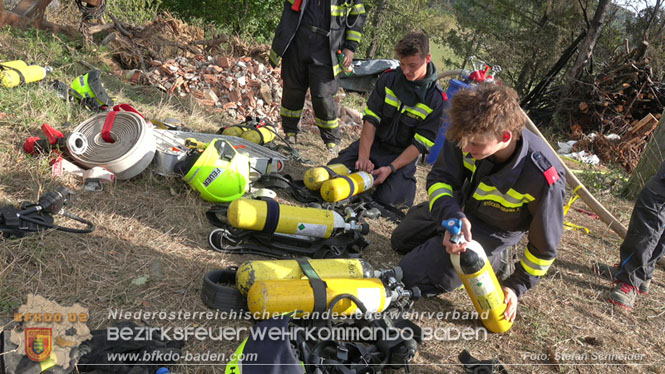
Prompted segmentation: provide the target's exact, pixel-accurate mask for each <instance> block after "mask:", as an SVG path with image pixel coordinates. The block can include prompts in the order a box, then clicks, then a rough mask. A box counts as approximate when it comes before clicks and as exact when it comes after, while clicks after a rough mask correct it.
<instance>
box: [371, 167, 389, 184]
mask: <svg viewBox="0 0 665 374" xmlns="http://www.w3.org/2000/svg"><path fill="white" fill-rule="evenodd" d="M391 173H392V170H390V167H388V166H382V167H380V168H378V169H376V170H374V171H373V172H372V175H373V176H374V185H375V186H377V185H379V184H381V183H383V182H385V181H386V179H387V178H388V177H389V176H390V174H391Z"/></svg>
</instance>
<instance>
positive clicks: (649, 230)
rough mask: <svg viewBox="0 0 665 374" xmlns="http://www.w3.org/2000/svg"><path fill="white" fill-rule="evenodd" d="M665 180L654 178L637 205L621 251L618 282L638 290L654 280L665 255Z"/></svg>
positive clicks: (643, 191) (645, 188) (646, 186)
mask: <svg viewBox="0 0 665 374" xmlns="http://www.w3.org/2000/svg"><path fill="white" fill-rule="evenodd" d="M664 233H665V179H663V178H662V177H660V176H654V177H652V178H651V179H650V180H649V181H648V182H647V184H646V185H645V186H644V188H643V189H642V191H640V194H639V195H638V197H637V201H635V207H634V208H633V213H632V214H631V215H630V223H629V224H628V233H627V234H626V239H624V241H623V243H622V244H621V248H620V256H621V262H620V263H619V266H620V267H619V272H618V273H617V275H616V279H617V280H619V281H622V282H625V283H628V284H632V285H633V286H635V287H639V286H640V285H641V284H642V283H643V282H644V281H646V280H649V279H651V278H652V277H653V271H654V270H655V268H656V261H658V259H660V258H661V257H662V256H663V255H664V254H665V235H664Z"/></svg>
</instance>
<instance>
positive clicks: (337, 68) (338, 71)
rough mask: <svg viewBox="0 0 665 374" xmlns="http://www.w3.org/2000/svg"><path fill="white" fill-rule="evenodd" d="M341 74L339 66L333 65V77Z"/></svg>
mask: <svg viewBox="0 0 665 374" xmlns="http://www.w3.org/2000/svg"><path fill="white" fill-rule="evenodd" d="M341 73H342V68H341V67H340V66H339V64H335V65H333V75H334V76H335V77H336V76H338V75H339V74H341Z"/></svg>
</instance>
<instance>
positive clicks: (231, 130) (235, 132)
mask: <svg viewBox="0 0 665 374" xmlns="http://www.w3.org/2000/svg"><path fill="white" fill-rule="evenodd" d="M247 130H249V129H248V128H246V127H243V126H229V127H227V128H225V129H224V130H223V131H222V135H227V136H237V137H240V136H241V135H242V134H243V133H244V132H246V131H247Z"/></svg>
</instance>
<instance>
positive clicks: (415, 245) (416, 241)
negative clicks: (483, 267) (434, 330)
mask: <svg viewBox="0 0 665 374" xmlns="http://www.w3.org/2000/svg"><path fill="white" fill-rule="evenodd" d="M467 218H468V219H469V221H470V222H471V234H472V237H473V240H475V241H477V242H478V243H479V244H480V245H481V246H482V247H483V249H484V250H485V253H486V254H487V258H488V259H489V261H490V263H491V264H492V268H493V269H494V271H495V272H497V271H498V270H499V268H500V266H501V261H502V259H501V255H502V254H503V252H504V251H505V250H506V249H508V248H509V247H511V246H513V245H515V244H517V243H518V242H519V241H520V239H521V238H522V236H524V233H521V232H512V233H506V232H502V231H500V230H497V229H496V228H494V227H491V226H488V225H487V224H485V223H484V222H482V221H480V220H478V219H477V218H475V217H474V216H468V217H467ZM440 226H441V222H435V220H434V219H432V218H431V215H430V214H429V201H425V202H423V203H420V204H418V205H416V206H414V207H413V208H411V209H410V210H409V212H408V213H407V215H406V217H404V219H402V222H400V224H399V225H398V226H397V228H396V229H395V231H394V232H393V235H392V237H391V238H390V241H391V243H392V246H393V249H394V250H396V251H397V252H399V253H401V254H406V255H405V256H404V258H402V261H400V264H399V266H400V267H401V268H402V271H403V273H404V276H403V278H402V281H403V282H404V285H406V286H407V287H408V288H411V287H418V288H419V289H420V290H421V291H422V292H423V295H426V296H431V295H436V294H440V293H443V292H451V291H453V290H455V289H456V288H457V287H459V286H461V285H462V280H461V279H460V278H459V276H458V275H457V272H456V271H455V268H454V267H453V264H452V262H451V260H450V255H449V254H448V253H447V252H446V248H445V247H444V246H443V234H444V231H443V230H442V229H440V228H439V227H440Z"/></svg>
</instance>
